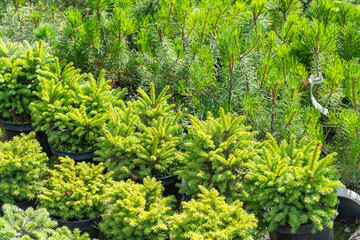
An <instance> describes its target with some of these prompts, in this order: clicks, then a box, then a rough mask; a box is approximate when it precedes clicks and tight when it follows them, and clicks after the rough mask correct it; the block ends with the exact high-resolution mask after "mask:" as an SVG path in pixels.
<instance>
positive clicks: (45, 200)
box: [39, 157, 112, 221]
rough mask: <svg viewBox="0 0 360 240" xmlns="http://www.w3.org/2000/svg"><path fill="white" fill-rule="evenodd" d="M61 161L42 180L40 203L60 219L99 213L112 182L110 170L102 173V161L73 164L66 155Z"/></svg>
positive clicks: (83, 217)
mask: <svg viewBox="0 0 360 240" xmlns="http://www.w3.org/2000/svg"><path fill="white" fill-rule="evenodd" d="M60 162H61V163H60V164H59V165H55V169H53V170H49V174H50V176H49V178H47V179H46V180H44V187H43V188H42V192H41V194H40V195H39V199H40V206H42V207H45V208H46V209H47V210H48V211H49V213H50V215H51V216H53V217H57V218H59V219H61V220H63V221H72V220H83V219H89V218H95V217H98V216H99V215H100V214H101V213H102V212H103V210H104V208H105V202H104V201H105V196H106V189H107V188H109V186H111V185H112V179H111V173H106V174H104V173H103V172H104V170H105V168H104V167H103V165H102V164H101V163H100V164H99V165H94V164H89V163H85V162H80V163H76V164H75V162H74V161H73V160H72V159H70V158H69V157H66V158H60Z"/></svg>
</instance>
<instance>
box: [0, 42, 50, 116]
mask: <svg viewBox="0 0 360 240" xmlns="http://www.w3.org/2000/svg"><path fill="white" fill-rule="evenodd" d="M51 61H52V57H51V55H50V54H49V48H48V46H47V45H46V44H45V43H44V42H42V41H40V42H36V43H35V44H34V45H33V46H31V45H30V44H29V43H27V42H24V43H23V44H19V43H10V42H9V43H5V42H3V41H2V40H0V91H1V92H2V94H1V95H0V111H1V115H0V118H2V119H5V120H7V121H10V122H30V121H31V118H30V109H29V104H30V103H31V102H33V101H35V100H36V99H37V97H36V95H34V94H33V92H32V91H35V90H38V89H39V79H38V71H39V70H41V69H46V66H47V65H48V64H49V63H50V62H51Z"/></svg>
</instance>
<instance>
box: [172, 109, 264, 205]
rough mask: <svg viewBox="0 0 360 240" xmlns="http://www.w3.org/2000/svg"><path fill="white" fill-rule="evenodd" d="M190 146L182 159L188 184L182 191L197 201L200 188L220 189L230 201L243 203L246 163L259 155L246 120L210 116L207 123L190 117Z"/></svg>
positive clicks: (183, 176)
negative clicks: (237, 200) (200, 186)
mask: <svg viewBox="0 0 360 240" xmlns="http://www.w3.org/2000/svg"><path fill="white" fill-rule="evenodd" d="M190 119H191V127H189V128H188V137H189V140H188V142H186V143H185V147H184V148H185V153H184V154H183V155H182V163H183V166H182V167H181V168H180V169H179V170H178V171H177V174H178V175H179V178H182V179H184V180H185V184H183V185H181V186H180V187H181V188H180V191H181V192H183V193H186V194H188V195H190V196H193V197H195V196H196V195H197V194H198V193H199V185H203V186H204V187H205V188H207V189H211V188H216V189H217V190H218V191H219V192H220V194H222V195H223V196H225V197H226V199H227V201H234V200H236V199H239V197H241V196H243V195H244V194H245V193H244V191H243V185H242V184H243V178H244V176H245V173H246V167H245V165H244V164H245V163H246V162H248V161H249V160H250V159H252V158H253V157H254V156H255V155H256V150H255V149H256V145H257V144H256V142H255V141H254V135H255V134H256V132H250V131H249V130H250V128H251V127H249V126H245V125H244V122H245V117H243V116H237V115H236V114H231V113H227V114H226V113H225V111H224V110H223V109H222V108H221V109H220V116H219V117H218V118H214V117H212V116H211V114H210V116H208V118H207V119H206V120H204V121H202V120H199V119H197V118H195V117H193V116H190Z"/></svg>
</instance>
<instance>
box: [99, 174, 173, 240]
mask: <svg viewBox="0 0 360 240" xmlns="http://www.w3.org/2000/svg"><path fill="white" fill-rule="evenodd" d="M163 189H164V187H163V186H162V185H161V182H160V181H156V179H155V178H150V177H146V178H145V179H144V183H143V184H137V183H135V182H133V181H131V180H128V181H126V182H124V181H120V182H117V183H115V184H114V185H113V186H112V187H111V189H109V190H108V194H109V195H108V200H109V202H108V204H109V205H108V208H107V209H106V211H105V213H104V214H103V216H102V217H103V221H102V222H101V223H100V229H101V231H103V232H104V233H106V234H107V235H108V236H109V237H110V238H111V239H117V240H122V239H124V240H125V239H126V240H127V239H134V240H143V239H147V240H165V239H168V237H169V231H170V216H171V214H172V211H171V202H172V198H171V197H166V198H164V197H163V196H162V191H163Z"/></svg>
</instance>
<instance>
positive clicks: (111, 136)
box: [96, 84, 182, 180]
mask: <svg viewBox="0 0 360 240" xmlns="http://www.w3.org/2000/svg"><path fill="white" fill-rule="evenodd" d="M150 88H151V90H150V96H148V95H147V94H146V93H145V91H143V90H142V89H139V90H138V93H139V95H140V98H139V99H138V100H135V101H129V102H127V104H125V103H123V104H122V105H121V106H120V107H115V108H113V107H109V110H108V115H109V118H110V121H109V124H108V125H107V126H106V128H105V136H104V137H103V138H101V140H100V144H99V146H100V150H99V151H97V152H96V153H97V154H98V155H99V158H98V160H99V161H104V162H105V166H106V167H107V168H108V169H109V170H111V171H113V172H114V175H113V176H114V178H116V179H126V178H129V177H130V178H132V179H134V180H138V179H143V178H145V177H146V176H153V177H165V176H170V175H172V174H173V171H174V169H175V167H176V166H177V165H178V164H179V163H178V155H179V153H180V144H181V139H182V127H181V125H180V124H179V123H180V116H181V113H176V112H175V111H174V110H172V108H173V105H169V104H168V103H167V99H168V98H169V97H170V96H169V95H166V91H167V90H168V87H166V88H164V89H163V91H162V92H161V93H160V94H159V95H158V96H157V97H156V96H155V88H154V85H153V84H151V85H150Z"/></svg>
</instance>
